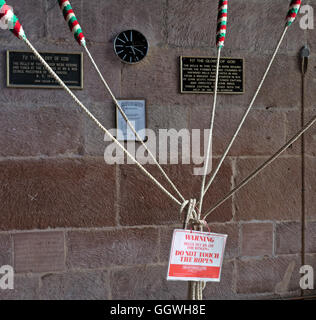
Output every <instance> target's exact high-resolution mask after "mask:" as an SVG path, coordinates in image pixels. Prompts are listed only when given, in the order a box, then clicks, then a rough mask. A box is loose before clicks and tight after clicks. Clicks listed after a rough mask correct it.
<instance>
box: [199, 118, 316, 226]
mask: <svg viewBox="0 0 316 320" xmlns="http://www.w3.org/2000/svg"><path fill="white" fill-rule="evenodd" d="M314 123H316V116H314V117H313V118H312V119H311V120H310V121H309V122H308V123H307V124H306V125H305V126H304V127H303V128H302V129H301V130H300V131H299V132H298V133H297V134H296V135H295V136H293V137H292V138H291V139H290V140H289V141H288V142H287V143H286V144H285V145H284V146H283V147H282V148H280V149H279V150H278V151H277V152H276V153H275V154H274V155H273V156H272V157H271V158H269V159H268V160H267V161H266V162H264V163H263V164H262V165H261V166H260V167H259V168H258V169H256V170H255V171H254V172H253V173H252V174H250V175H249V176H248V177H247V178H246V179H244V180H243V181H242V182H241V183H240V184H239V185H238V186H237V187H236V188H234V189H233V190H232V191H230V192H229V193H228V194H227V195H226V196H225V197H224V198H223V199H222V200H220V201H219V202H217V204H216V205H215V206H214V207H213V208H211V209H209V210H208V211H207V213H206V214H205V215H204V217H203V220H205V219H206V218H207V216H208V215H210V214H211V213H212V212H213V211H214V210H215V209H217V208H218V207H219V206H221V205H222V204H223V203H224V202H225V201H226V200H227V199H229V198H230V197H231V196H232V195H234V194H235V193H236V192H237V191H239V190H240V189H241V188H242V187H244V186H245V185H246V184H247V183H248V182H249V181H251V180H252V179H253V178H254V177H255V176H257V175H258V174H259V173H260V172H261V171H262V170H263V169H265V168H266V167H267V166H268V165H269V164H270V163H272V162H273V161H274V160H275V159H276V158H277V157H278V156H279V155H280V154H281V153H282V152H284V151H285V150H286V149H287V148H288V147H289V146H290V145H291V144H293V143H294V142H295V141H296V140H297V139H298V138H299V137H300V136H301V135H302V134H303V133H304V132H305V131H307V130H308V129H309V128H310V127H312V126H313V124H314Z"/></svg>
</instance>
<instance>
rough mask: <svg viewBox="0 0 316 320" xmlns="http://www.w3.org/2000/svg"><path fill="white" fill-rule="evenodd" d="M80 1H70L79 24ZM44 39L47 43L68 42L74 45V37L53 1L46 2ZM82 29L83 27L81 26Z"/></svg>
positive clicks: (55, 2)
mask: <svg viewBox="0 0 316 320" xmlns="http://www.w3.org/2000/svg"><path fill="white" fill-rule="evenodd" d="M81 3H82V0H73V1H71V6H72V7H73V9H74V11H75V14H76V17H77V19H78V21H79V23H80V24H81V21H82V5H81ZM45 11H46V15H47V23H46V37H47V38H48V39H49V41H58V42H61V41H63V42H65V41H66V42H69V43H71V44H72V45H74V44H75V43H74V41H75V40H74V37H73V35H72V33H71V32H70V30H69V28H68V25H67V23H66V21H65V20H64V17H63V15H62V12H61V10H60V8H59V5H58V2H57V1H54V0H48V1H47V4H46V10H45ZM82 27H83V26H82Z"/></svg>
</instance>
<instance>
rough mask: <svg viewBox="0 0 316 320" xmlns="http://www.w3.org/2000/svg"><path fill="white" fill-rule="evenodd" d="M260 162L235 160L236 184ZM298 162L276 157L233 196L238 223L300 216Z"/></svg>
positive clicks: (299, 165) (293, 218) (299, 163)
mask: <svg viewBox="0 0 316 320" xmlns="http://www.w3.org/2000/svg"><path fill="white" fill-rule="evenodd" d="M264 161H265V159H264V158H262V159H260V160H259V159H238V160H237V164H236V166H237V171H236V184H238V183H240V182H241V180H243V179H244V178H246V177H247V176H248V175H250V173H252V172H253V171H254V170H255V169H256V168H257V167H259V165H261V164H262V163H263V162H264ZM300 167H301V160H300V159H296V158H288V159H285V158H279V159H277V160H275V161H274V162H273V163H272V164H271V165H270V166H268V167H267V168H265V170H264V171H262V172H261V173H260V174H259V175H258V176H256V177H255V178H254V179H253V180H252V181H251V182H249V183H248V184H247V185H246V186H245V187H244V188H242V189H241V190H239V191H238V192H237V193H236V195H235V205H236V217H237V219H238V220H253V219H257V220H299V219H300V216H301V194H300V191H301V170H300Z"/></svg>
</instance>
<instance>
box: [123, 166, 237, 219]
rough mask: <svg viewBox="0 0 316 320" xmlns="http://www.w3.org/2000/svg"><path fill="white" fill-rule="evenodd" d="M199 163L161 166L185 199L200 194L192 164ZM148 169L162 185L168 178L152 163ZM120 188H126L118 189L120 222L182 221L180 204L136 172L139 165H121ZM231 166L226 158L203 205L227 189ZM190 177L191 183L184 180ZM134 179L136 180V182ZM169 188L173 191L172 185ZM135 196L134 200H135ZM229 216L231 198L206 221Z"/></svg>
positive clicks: (210, 202) (229, 183)
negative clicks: (119, 190)
mask: <svg viewBox="0 0 316 320" xmlns="http://www.w3.org/2000/svg"><path fill="white" fill-rule="evenodd" d="M199 167H200V166H192V165H168V166H163V168H164V170H165V171H166V173H167V174H168V176H169V177H170V179H171V180H172V181H173V182H174V184H175V185H176V186H177V187H178V189H179V190H180V192H181V193H182V195H183V196H184V197H185V199H189V198H191V197H197V198H199V194H200V191H201V177H199V176H195V175H194V171H193V170H194V168H199ZM146 168H148V170H149V171H150V172H151V173H152V174H153V175H154V176H155V177H156V178H157V179H158V181H160V182H161V183H162V184H163V185H164V186H168V182H166V180H165V179H164V178H161V176H162V174H161V173H160V172H158V169H156V168H155V167H154V166H153V165H151V166H147V167H146ZM120 172H121V178H120V179H121V180H120V181H121V190H129V192H124V193H121V199H120V205H119V207H120V223H121V224H122V225H148V224H158V225H162V224H177V223H182V221H183V219H184V216H182V217H181V220H179V207H178V205H177V204H176V203H173V201H172V200H169V199H168V197H167V195H165V194H164V193H163V192H162V191H160V190H159V189H158V187H157V186H155V185H154V184H153V183H152V182H151V181H150V180H149V179H148V178H147V177H146V176H144V175H143V174H142V173H140V172H139V169H138V168H136V167H135V166H131V165H125V166H123V165H121V166H120ZM231 175H232V171H231V166H230V163H229V162H225V163H224V165H223V168H222V171H221V173H219V175H218V177H217V178H216V180H215V181H214V184H213V185H212V187H211V188H210V189H209V191H208V193H207V194H206V196H205V200H204V208H209V207H210V206H211V204H212V203H214V202H215V201H217V200H218V199H219V198H220V197H221V196H222V194H225V193H226V192H228V191H229V190H230V188H231V181H230V180H231ZM188 179H189V180H191V182H190V183H187V181H189V180H188ZM135 181H137V183H135ZM167 188H168V190H169V191H170V192H171V193H172V194H175V191H173V189H171V187H167ZM135 199H137V201H135ZM231 219H232V207H231V201H227V203H225V204H224V205H223V206H222V207H221V208H219V209H218V210H216V211H214V212H213V214H212V215H211V216H209V218H208V220H207V221H208V222H224V221H230V220H231Z"/></svg>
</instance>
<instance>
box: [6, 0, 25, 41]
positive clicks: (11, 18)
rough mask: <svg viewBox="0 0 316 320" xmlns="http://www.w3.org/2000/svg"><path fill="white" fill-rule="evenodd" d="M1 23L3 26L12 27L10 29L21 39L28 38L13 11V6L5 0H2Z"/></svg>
mask: <svg viewBox="0 0 316 320" xmlns="http://www.w3.org/2000/svg"><path fill="white" fill-rule="evenodd" d="M0 23H1V25H2V26H5V27H6V28H7V29H10V31H11V32H12V33H13V34H14V35H15V36H16V37H18V38H19V39H21V40H24V39H26V35H25V33H24V30H23V28H22V26H21V24H20V22H19V19H18V18H17V16H16V15H15V14H14V13H13V11H12V8H11V7H9V6H8V5H7V4H6V2H5V0H0Z"/></svg>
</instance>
